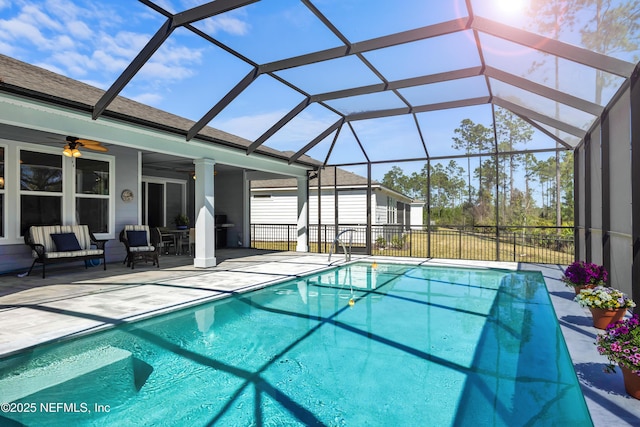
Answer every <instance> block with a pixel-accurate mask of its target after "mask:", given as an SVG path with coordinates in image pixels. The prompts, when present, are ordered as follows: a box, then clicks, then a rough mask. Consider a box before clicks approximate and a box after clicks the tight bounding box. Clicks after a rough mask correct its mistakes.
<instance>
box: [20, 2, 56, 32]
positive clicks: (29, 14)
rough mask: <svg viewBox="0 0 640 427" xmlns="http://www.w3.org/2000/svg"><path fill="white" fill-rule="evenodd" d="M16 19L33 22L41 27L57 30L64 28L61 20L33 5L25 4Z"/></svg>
mask: <svg viewBox="0 0 640 427" xmlns="http://www.w3.org/2000/svg"><path fill="white" fill-rule="evenodd" d="M17 19H18V20H20V21H23V22H29V23H33V24H34V25H37V26H38V27H39V28H43V29H48V30H55V31H58V32H60V31H64V30H65V27H64V25H63V24H62V23H61V22H59V21H57V20H55V19H53V18H52V17H51V16H49V15H47V14H46V13H44V12H42V10H40V8H39V7H37V6H35V5H27V6H25V7H24V8H23V9H22V11H21V13H20V15H18V17H17Z"/></svg>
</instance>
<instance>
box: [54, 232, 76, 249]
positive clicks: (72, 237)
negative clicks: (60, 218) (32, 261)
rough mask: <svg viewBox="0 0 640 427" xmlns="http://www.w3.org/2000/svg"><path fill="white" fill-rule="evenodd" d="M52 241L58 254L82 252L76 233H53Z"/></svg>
mask: <svg viewBox="0 0 640 427" xmlns="http://www.w3.org/2000/svg"><path fill="white" fill-rule="evenodd" d="M51 239H53V243H54V244H55V245H56V251H58V252H69V251H79V250H82V248H81V247H80V243H79V242H78V238H77V237H76V234H75V233H53V234H51Z"/></svg>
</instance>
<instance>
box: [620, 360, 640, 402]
mask: <svg viewBox="0 0 640 427" xmlns="http://www.w3.org/2000/svg"><path fill="white" fill-rule="evenodd" d="M620 369H621V370H622V378H624V389H625V390H626V391H627V393H628V394H629V396H631V397H633V398H636V399H639V400H640V376H638V375H637V374H634V373H633V372H632V371H631V369H629V368H625V367H624V366H620Z"/></svg>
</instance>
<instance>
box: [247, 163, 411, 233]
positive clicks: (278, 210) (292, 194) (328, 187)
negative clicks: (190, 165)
mask: <svg viewBox="0 0 640 427" xmlns="http://www.w3.org/2000/svg"><path fill="white" fill-rule="evenodd" d="M367 188H368V183H367V178H366V177H363V176H360V175H357V174H355V173H353V172H350V171H347V170H345V169H342V168H338V167H328V168H324V169H321V170H320V171H319V173H314V174H313V175H312V176H311V177H310V179H309V221H308V222H309V224H310V225H311V227H313V226H316V225H318V224H320V225H321V226H322V225H324V226H330V228H331V232H330V237H331V239H332V238H333V237H334V236H335V232H334V231H333V230H334V228H333V227H334V226H335V223H336V212H338V218H337V219H338V221H337V223H338V224H339V226H341V227H339V230H341V229H342V228H344V227H342V226H349V227H355V228H358V227H360V228H364V227H365V226H366V224H367V210H368V206H370V209H371V225H372V226H373V227H374V238H376V236H377V235H380V234H384V232H383V231H382V229H380V230H377V231H375V226H382V225H394V226H397V227H395V230H394V233H399V232H401V231H402V230H405V229H406V228H408V227H409V226H412V227H414V228H421V225H422V223H423V207H424V202H414V201H413V200H412V199H411V198H410V197H407V196H405V195H404V194H401V193H399V192H397V191H395V190H392V189H390V188H388V187H385V186H384V185H382V184H381V183H379V182H377V181H373V180H372V182H371V196H370V198H369V202H370V205H368V203H367ZM297 191H298V189H297V186H296V181H295V179H290V178H289V179H270V180H254V181H251V209H250V213H251V224H252V225H280V224H296V218H297V212H298V210H297V199H298V198H297ZM318 194H320V197H318ZM336 200H337V205H338V209H336ZM274 214H275V215H274ZM318 218H320V219H321V221H318ZM379 228H381V227H379ZM314 235H315V233H314V231H313V229H312V232H311V234H310V236H311V238H312V240H313V239H314ZM256 237H258V238H259V236H254V238H256ZM387 240H388V239H387Z"/></svg>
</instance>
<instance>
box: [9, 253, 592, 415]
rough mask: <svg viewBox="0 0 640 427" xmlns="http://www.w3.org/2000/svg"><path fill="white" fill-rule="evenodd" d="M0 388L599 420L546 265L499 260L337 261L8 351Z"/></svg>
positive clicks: (230, 407) (157, 401)
mask: <svg viewBox="0 0 640 427" xmlns="http://www.w3.org/2000/svg"><path fill="white" fill-rule="evenodd" d="M0 393H2V397H0V401H4V402H7V401H8V402H13V403H12V405H13V407H7V406H6V405H4V409H9V410H10V411H7V410H3V411H2V413H0V425H11V424H10V423H12V422H14V421H15V422H19V423H22V424H24V425H33V426H45V425H55V426H59V425H65V424H69V425H74V426H81V425H91V426H128V425H130V426H142V425H149V426H157V425H176V426H186V425H189V426H205V425H222V426H227V425H228V426H251V425H266V426H285V425H292V426H295V425H326V426H363V425H380V426H391V425H402V426H413V425H415V426H425V425H432V426H449V425H451V426H454V425H456V426H465V425H473V426H526V425H535V426H540V425H563V424H564V425H580V426H588V425H592V422H591V419H590V417H589V413H588V411H587V407H586V404H585V401H584V397H583V396H582V393H581V391H580V387H579V385H578V381H577V378H576V374H575V372H574V369H573V365H572V363H571V360H570V358H569V355H568V352H567V349H566V346H565V343H564V340H563V337H562V335H561V332H560V328H559V326H558V323H557V320H556V316H555V313H554V311H553V308H552V306H551V302H550V299H549V296H548V294H547V291H546V288H545V285H544V281H543V278H542V275H541V274H540V273H538V272H513V271H503V270H490V269H464V268H438V267H417V266H408V265H395V264H388V265H382V264H381V265H377V267H376V266H372V265H371V264H362V263H361V264H353V265H350V266H346V267H341V268H339V269H335V270H328V271H325V272H323V273H320V274H318V275H315V276H308V277H303V278H299V279H296V280H293V281H290V282H286V283H283V284H279V285H274V286H272V287H269V288H265V289H262V290H259V291H254V292H250V293H245V294H239V295H233V296H231V297H230V298H226V299H224V300H219V301H216V302H213V303H210V304H207V305H202V306H198V307H195V308H191V309H187V310H182V311H179V312H176V313H173V314H169V315H164V316H160V317H157V318H153V319H149V320H145V321H141V322H138V323H135V324H130V325H126V326H123V327H118V328H114V329H111V330H109V331H105V332H102V333H99V334H95V335H92V336H89V337H86V338H82V339H79V340H76V341H72V342H68V343H63V344H57V345H50V346H42V347H39V348H37V349H35V350H33V351H31V352H29V353H26V354H22V355H19V356H14V357H11V358H8V359H5V360H0ZM52 403H53V404H54V405H52ZM3 422H4V424H3ZM15 425H20V424H15Z"/></svg>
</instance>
